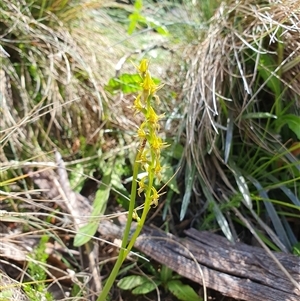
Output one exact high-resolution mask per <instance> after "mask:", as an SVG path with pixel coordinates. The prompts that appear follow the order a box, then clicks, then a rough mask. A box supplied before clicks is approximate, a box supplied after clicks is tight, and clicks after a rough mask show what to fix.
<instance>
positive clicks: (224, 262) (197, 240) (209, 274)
mask: <svg viewBox="0 0 300 301" xmlns="http://www.w3.org/2000/svg"><path fill="white" fill-rule="evenodd" d="M122 230H123V229H122V227H121V228H118V227H116V226H115V225H112V224H111V223H110V225H109V223H108V224H107V223H106V222H104V223H102V224H101V225H100V227H99V232H100V233H102V234H105V235H111V236H115V237H116V238H122V233H123V231H122ZM185 234H186V235H187V237H186V238H184V239H179V238H177V237H175V236H174V235H171V234H166V233H164V232H162V231H159V230H156V229H152V228H150V227H145V228H144V229H143V231H142V234H141V235H140V237H139V238H138V240H137V241H136V244H135V247H136V248H137V249H138V250H140V251H141V252H143V253H144V254H146V255H147V256H149V257H151V258H152V259H154V260H156V261H157V262H159V263H161V264H164V265H166V266H167V267H169V268H170V269H172V270H173V271H175V272H176V273H178V274H179V275H181V276H183V277H185V278H188V279H190V280H192V281H194V282H197V283H200V284H203V281H204V283H205V285H206V286H207V287H208V288H211V289H214V290H216V291H219V292H220V293H222V294H223V295H224V296H228V297H232V298H234V299H238V300H246V301H262V300H264V301H299V300H300V291H299V290H298V289H297V288H295V286H294V285H293V284H292V283H291V282H290V281H289V280H288V279H287V277H286V276H285V275H284V273H283V272H282V271H281V270H280V269H279V268H278V267H277V266H276V264H275V262H274V261H273V260H272V259H271V258H269V256H268V255H267V254H266V252H265V251H264V250H263V249H261V248H258V247H253V246H248V245H246V244H242V243H236V244H234V245H233V244H231V243H229V242H228V241H227V240H226V239H225V238H223V237H221V236H219V235H216V234H213V233H210V232H199V231H197V230H195V229H189V230H187V231H186V232H185ZM274 254H275V255H276V257H277V258H278V260H279V261H280V262H281V263H282V264H283V266H284V267H285V268H286V269H287V270H288V272H289V273H290V274H291V275H292V276H293V278H294V279H295V280H296V281H297V282H299V283H300V258H299V257H296V256H293V255H291V254H284V253H274Z"/></svg>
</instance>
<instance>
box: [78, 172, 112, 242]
mask: <svg viewBox="0 0 300 301" xmlns="http://www.w3.org/2000/svg"><path fill="white" fill-rule="evenodd" d="M111 174H112V167H111V168H108V170H107V172H106V173H105V175H104V176H103V179H102V181H101V185H100V187H99V189H98V191H97V193H96V197H95V200H94V203H93V211H92V214H91V217H90V219H89V221H88V223H87V224H86V225H85V226H83V227H81V228H80V229H79V231H78V233H77V234H76V235H75V238H74V246H75V247H80V246H82V245H84V244H86V243H87V242H88V241H89V240H90V239H91V238H92V236H94V235H95V233H96V232H97V229H98V227H99V223H100V219H101V215H103V214H104V212H105V209H106V203H107V200H108V198H109V193H110V188H111V185H110V184H111V183H110V182H111Z"/></svg>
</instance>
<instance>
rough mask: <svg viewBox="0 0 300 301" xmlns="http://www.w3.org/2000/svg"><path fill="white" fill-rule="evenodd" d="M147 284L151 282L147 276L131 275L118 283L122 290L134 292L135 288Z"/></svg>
mask: <svg viewBox="0 0 300 301" xmlns="http://www.w3.org/2000/svg"><path fill="white" fill-rule="evenodd" d="M146 282H149V278H148V277H146V276H140V275H131V276H126V277H124V278H122V279H121V280H120V281H119V282H118V287H119V288H121V289H122V290H132V289H134V288H135V287H137V286H140V285H143V284H144V283H146Z"/></svg>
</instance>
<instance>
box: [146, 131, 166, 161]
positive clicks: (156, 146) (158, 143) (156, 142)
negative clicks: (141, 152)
mask: <svg viewBox="0 0 300 301" xmlns="http://www.w3.org/2000/svg"><path fill="white" fill-rule="evenodd" d="M150 145H151V148H152V149H153V151H154V152H155V153H156V155H157V156H158V157H159V154H160V150H161V149H163V148H166V147H168V144H167V143H165V142H163V141H162V139H161V138H160V137H158V136H156V135H154V136H153V137H152V139H151V142H150Z"/></svg>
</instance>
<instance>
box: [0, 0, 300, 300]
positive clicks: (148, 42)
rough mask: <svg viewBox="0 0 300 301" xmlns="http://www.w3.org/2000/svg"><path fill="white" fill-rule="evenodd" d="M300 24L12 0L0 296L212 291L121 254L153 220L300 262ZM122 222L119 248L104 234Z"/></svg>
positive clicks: (284, 15)
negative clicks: (109, 224)
mask: <svg viewBox="0 0 300 301" xmlns="http://www.w3.org/2000/svg"><path fill="white" fill-rule="evenodd" d="M132 2H133V3H132ZM299 17H300V16H299V10H298V7H297V4H295V3H292V1H283V3H279V2H278V3H277V2H274V1H270V2H269V1H251V0H241V1H239V3H236V1H231V0H227V1H218V0H215V1H198V2H197V1H192V0H191V1H175V0H174V1H167V0H164V1H150V0H148V1H141V0H136V1H87V0H68V1H63V0H58V1H40V0H34V1H27V0H25V1H19V0H3V1H2V2H1V4H0V33H1V34H0V62H1V65H0V141H1V142H0V143H1V144H0V158H1V163H0V171H1V172H0V229H1V234H0V235H1V242H0V277H1V279H10V280H9V281H8V282H7V283H6V282H5V283H4V280H3V284H2V281H1V284H0V299H1V298H2V299H3V300H14V299H13V298H15V297H16V296H18V300H21V299H22V298H23V300H41V299H42V300H83V299H85V300H105V299H106V294H110V298H111V300H117V299H118V298H119V297H120V296H122V297H120V298H123V300H130V299H131V300H132V298H133V297H132V296H134V298H136V299H135V300H145V299H143V298H145V296H146V297H147V298H149V300H159V299H161V300H177V299H178V300H196V301H198V300H203V298H204V299H205V298H206V293H207V294H208V295H209V296H211V297H212V298H213V297H214V296H215V294H216V293H215V292H213V291H209V290H208V292H205V294H203V296H202V295H200V296H199V294H197V293H196V292H200V291H202V290H201V288H200V287H199V285H197V286H196V285H194V284H192V283H191V282H190V281H188V280H187V279H183V278H180V277H179V276H178V275H176V274H175V273H173V272H172V271H171V270H169V269H168V268H167V267H166V266H160V265H158V264H155V263H152V262H151V263H149V262H146V261H145V260H144V258H143V255H142V254H137V255H138V256H131V253H130V254H129V252H130V251H131V250H134V249H132V248H133V247H134V240H135V239H136V238H137V237H138V235H139V232H140V231H141V229H142V227H143V225H144V224H145V223H147V221H151V223H153V224H154V225H155V226H157V227H160V228H161V229H163V230H164V231H166V232H172V233H173V234H176V235H182V232H183V230H184V229H186V228H189V227H190V226H193V227H195V228H197V229H198V230H210V231H217V232H219V234H221V235H224V236H226V238H227V239H228V240H231V241H243V242H246V243H248V244H254V245H260V246H261V247H263V248H264V249H265V251H266V252H270V250H272V251H281V252H285V253H294V254H295V255H297V254H298V255H299V241H300V233H299V231H298V230H297V229H299V224H300V223H299V220H300V219H299V217H300V212H299V210H300V200H299V196H300V184H299V183H300V181H299V180H300V167H299V166H300V165H299V162H300V161H299V160H300V159H299V155H300V100H299V99H300V98H299V94H300V91H299V79H298V77H299V66H298V63H299V55H300V40H299V34H298V33H299V30H300V28H299V27H300V25H299V21H298V20H299ZM140 62H141V63H140ZM148 68H149V69H148ZM149 70H150V71H151V75H150V71H149ZM139 100H141V102H139ZM147 100H149V101H151V102H152V101H153V103H152V104H151V105H150V103H147ZM147 104H148V105H147ZM158 132H159V137H158V136H157V134H158ZM167 145H168V147H166V146H167ZM160 150H161V152H160ZM136 155H137V157H136ZM136 158H137V159H136ZM62 179H63V180H62ZM157 180H158V181H157ZM161 188H162V189H161ZM160 189H161V190H160ZM144 194H145V196H144ZM72 202H73V203H72ZM140 210H144V211H143V213H142V214H141V212H142V211H140ZM128 212H129V213H128ZM127 218H128V220H129V222H128V227H127V229H126V231H127V232H126V234H125V235H124V240H123V242H122V243H120V244H118V242H116V241H112V239H111V237H99V235H98V234H97V233H96V232H97V229H98V227H99V223H101V221H102V220H108V219H109V220H113V221H114V222H115V223H121V222H124V219H125V220H126V219H127ZM131 219H136V221H137V223H138V227H137V232H136V235H134V236H133V240H130V239H129V236H128V235H129V231H130V221H131ZM96 242H97V243H96ZM97 246H98V248H99V249H97ZM128 254H129V257H128V256H127V255H128ZM125 259H128V260H125ZM93 260H95V264H94V267H96V268H95V269H93V268H92V266H91V262H93ZM115 262H116V268H115V269H114V270H113V266H114V264H115ZM112 270H113V272H111V271H112ZM91 279H92V280H91ZM11 286H13V287H16V288H17V287H19V290H18V291H16V290H13V291H11V290H10V289H11ZM7 287H8V288H7ZM20 288H21V289H20ZM100 291H102V292H104V293H103V294H102V296H101V294H99V293H100ZM187 296H189V297H187ZM97 298H98V299H97ZM139 298H140V299H139ZM175 298H177V299H175ZM2 299H1V300H2ZM106 300H108V299H106ZM228 301H229V300H228Z"/></svg>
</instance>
